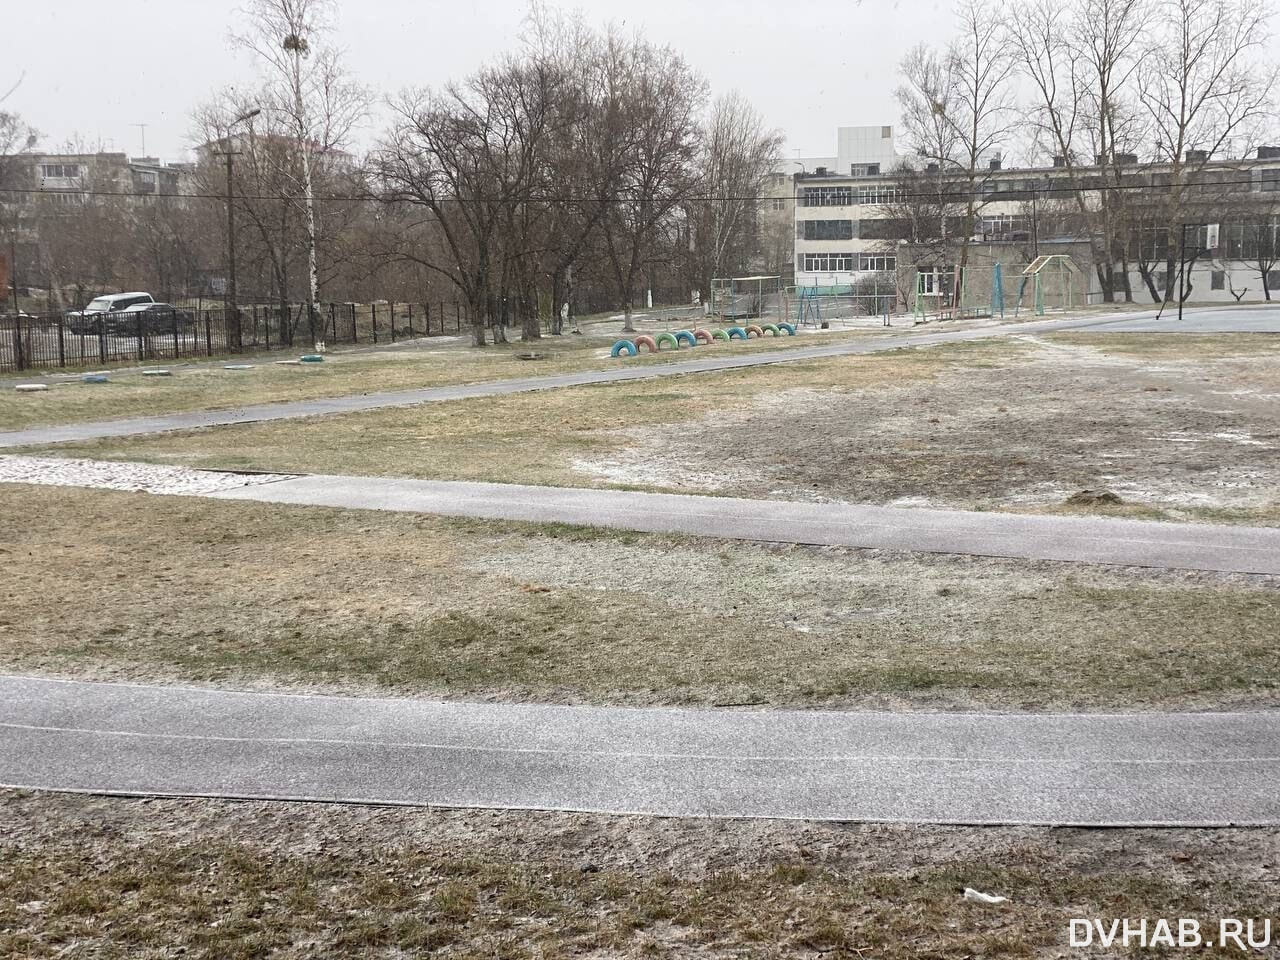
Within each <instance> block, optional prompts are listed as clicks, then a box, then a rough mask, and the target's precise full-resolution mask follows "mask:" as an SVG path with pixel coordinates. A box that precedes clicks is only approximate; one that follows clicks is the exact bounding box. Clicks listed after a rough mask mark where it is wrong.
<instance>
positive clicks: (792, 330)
mask: <svg viewBox="0 0 1280 960" xmlns="http://www.w3.org/2000/svg"><path fill="white" fill-rule="evenodd" d="M778 330H779V331H785V332H786V334H787V336H788V337H794V336H795V335H796V325H795V324H794V323H780V324H778Z"/></svg>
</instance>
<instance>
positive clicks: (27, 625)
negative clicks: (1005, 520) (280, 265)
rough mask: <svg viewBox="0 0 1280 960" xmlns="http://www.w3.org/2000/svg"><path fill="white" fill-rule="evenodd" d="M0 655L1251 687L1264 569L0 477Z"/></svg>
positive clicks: (775, 688)
mask: <svg viewBox="0 0 1280 960" xmlns="http://www.w3.org/2000/svg"><path fill="white" fill-rule="evenodd" d="M0 544H3V546H0V551H3V552H0V562H3V564H4V567H5V570H6V575H5V577H4V581H3V585H2V586H0V668H3V669H7V670H16V671H37V672H52V673H56V674H62V675H71V676H82V675H87V676H112V677H131V678H141V679H150V678H162V679H177V680H194V681H199V682H214V683H228V684H231V685H235V686H254V685H275V684H286V685H298V686H303V687H307V688H313V689H327V690H338V691H355V692H387V691H391V692H396V693H408V694H418V695H430V696H445V697H467V698H475V697H484V698H501V699H516V700H541V701H566V702H593V703H629V704H694V705H712V704H727V703H762V704H770V705H779V706H782V705H793V706H795V705H799V706H880V707H884V706H887V707H905V708H912V707H929V708H938V707H956V708H973V707H986V708H992V707H994V708H1006V707H1027V708H1044V707H1064V708H1083V709H1092V708H1107V709H1134V708H1137V709H1141V708H1149V707H1188V706H1222V705H1233V706H1237V707H1246V708H1251V707H1257V706H1260V705H1264V704H1268V703H1275V702H1276V701H1277V693H1278V691H1280V648H1277V646H1276V644H1275V643H1274V638H1275V637H1276V636H1277V635H1280V603H1277V592H1276V588H1277V585H1276V583H1275V582H1274V581H1272V580H1268V579H1266V578H1248V577H1230V576H1225V575H1211V574H1191V573H1157V572H1143V571H1135V570H1108V569H1106V568H1097V567H1084V566H1065V565H1057V564H1049V563H1041V564H1035V563H1025V562H1017V561H995V560H982V559H978V558H961V557H921V556H915V557H912V556H895V555H885V554H879V553H875V552H868V551H853V550H840V549H812V548H803V547H794V548H782V547H776V546H767V545H758V544H749V543H735V542H725V541H715V540H698V539H689V538H678V537H657V536H645V535H633V534H625V533H616V532H607V531H602V530H591V529H580V528H579V529H573V528H557V527H548V526H533V525H513V524H499V523H484V522H473V521H453V520H444V519H437V518H430V517H423V516H413V515H404V514H385V513H377V512H366V511H342V510H327V509H317V508H309V507H281V506H272V505H267V504H253V503H232V502H216V501H207V500H198V499H189V498H172V497H171V498H166V497H158V496H151V495H147V494H128V493H114V492H105V491H86V490H72V489H61V488H54V487H18V486H0Z"/></svg>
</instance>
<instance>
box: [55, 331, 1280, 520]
mask: <svg viewBox="0 0 1280 960" xmlns="http://www.w3.org/2000/svg"><path fill="white" fill-rule="evenodd" d="M1278 360H1280V338H1277V337H1275V336H1271V335H1266V334H1217V335H1196V334H1119V333H1112V334H1100V333H1090V334H1083V333H1081V334H1058V335H1054V336H1052V337H1042V338H1035V337H1030V336H1024V337H1020V338H1009V339H991V340H982V341H974V342H970V343H962V344H951V345H948V346H941V347H933V348H927V349H909V350H897V351H893V352H891V353H885V354H877V355H873V356H863V357H843V358H838V359H832V360H823V361H806V362H796V363H787V364H782V365H779V366H774V367H767V368H756V369H751V370H738V371H732V372H728V373H723V374H705V375H699V376H693V377H682V378H678V379H676V380H668V381H664V382H660V383H659V382H649V383H629V384H621V385H611V386H608V387H580V388H566V389H563V390H552V391H547V392H545V393H540V394H535V395H528V396H521V397H493V398H486V399H483V400H471V401H465V402H458V403H442V404H433V405H431V407H430V408H429V409H428V408H410V409H400V410H384V411H375V412H370V413H362V414H358V415H350V416H339V417H324V418H317V419H312V420H301V421H288V422H268V423H257V424H247V425H244V426H240V427H236V428H234V429H223V430H202V431H188V432H182V433H172V434H162V435H157V436H150V437H133V438H114V439H107V440H100V441H93V442H88V443H80V444H63V445H59V446H57V447H53V448H50V449H49V450H48V452H49V453H51V454H54V455H61V456H69V455H75V456H85V457H92V458H97V459H122V460H147V461H152V462H157V463H173V464H185V465H189V466H196V467H215V468H229V469H245V468H249V469H257V470H269V471H274V472H281V473H294V472H301V473H346V474H377V475H383V476H415V477H424V478H427V479H442V480H492V481H499V482H518V483H535V484H537V483H544V484H552V485H558V486H598V487H610V486H612V487H630V488H640V489H650V490H667V491H679V492H692V493H696V492H705V493H714V494H727V495H738V496H746V497H774V498H782V499H806V500H847V501H852V502H863V503H881V504H898V505H932V506H940V507H959V508H965V509H998V510H1015V511H1017V510H1028V511H1042V512H1043V511H1052V512H1072V511H1089V512H1097V513H1110V514H1115V515H1120V516H1132V517H1142V518H1152V519H1167V520H1188V521H1197V520H1199V521H1204V520H1209V521H1216V522H1224V523H1252V524H1271V525H1274V524H1280V496H1278V494H1277V491H1280V363H1278V362H1277V361H1278ZM1099 488H1101V489H1105V490H1109V491H1111V492H1112V493H1114V494H1115V495H1117V496H1118V497H1119V498H1120V499H1121V501H1122V502H1121V503H1118V504H1113V505H1107V504H1101V505H1099V504H1085V505H1083V506H1074V505H1072V504H1069V503H1067V501H1068V500H1069V499H1070V498H1071V497H1072V496H1073V495H1074V494H1076V493H1078V492H1080V491H1082V490H1096V489H1099Z"/></svg>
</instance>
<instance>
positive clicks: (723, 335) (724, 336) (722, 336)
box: [711, 330, 733, 340]
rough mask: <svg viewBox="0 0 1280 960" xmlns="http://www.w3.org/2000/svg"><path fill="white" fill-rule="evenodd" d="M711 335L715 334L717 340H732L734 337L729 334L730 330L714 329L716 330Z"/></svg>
mask: <svg viewBox="0 0 1280 960" xmlns="http://www.w3.org/2000/svg"><path fill="white" fill-rule="evenodd" d="M711 336H713V337H714V338H715V339H717V340H731V339H733V338H732V337H730V336H729V331H728V330H714V331H712V333H711Z"/></svg>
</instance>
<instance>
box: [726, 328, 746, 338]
mask: <svg viewBox="0 0 1280 960" xmlns="http://www.w3.org/2000/svg"><path fill="white" fill-rule="evenodd" d="M728 334H729V339H730V340H745V339H747V331H745V330H743V329H742V328H741V327H730V328H729V330H728Z"/></svg>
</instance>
